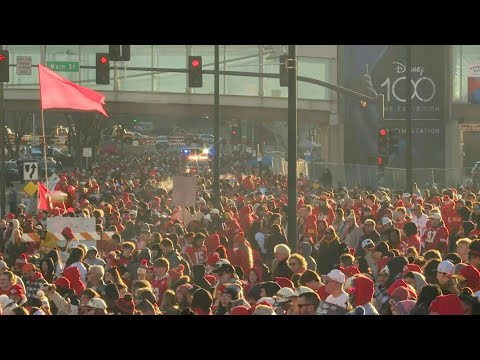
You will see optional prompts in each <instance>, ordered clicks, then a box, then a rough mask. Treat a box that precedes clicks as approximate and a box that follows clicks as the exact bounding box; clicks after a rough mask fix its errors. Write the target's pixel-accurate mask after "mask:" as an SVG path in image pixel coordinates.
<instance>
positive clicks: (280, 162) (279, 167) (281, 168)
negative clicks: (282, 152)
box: [272, 156, 310, 177]
mask: <svg viewBox="0 0 480 360" xmlns="http://www.w3.org/2000/svg"><path fill="white" fill-rule="evenodd" d="M272 168H273V173H274V174H282V175H288V161H286V160H285V159H284V158H282V157H280V156H276V157H272ZM309 171H310V165H309V163H308V162H307V161H305V160H302V159H300V160H297V177H300V174H303V175H304V176H308V175H309V173H310V172H309Z"/></svg>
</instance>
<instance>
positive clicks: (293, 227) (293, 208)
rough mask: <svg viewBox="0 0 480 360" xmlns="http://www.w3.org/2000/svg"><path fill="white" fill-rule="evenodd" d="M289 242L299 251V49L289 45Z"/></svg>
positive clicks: (294, 249) (293, 250)
mask: <svg viewBox="0 0 480 360" xmlns="http://www.w3.org/2000/svg"><path fill="white" fill-rule="evenodd" d="M287 71H288V234H287V235H288V242H289V244H290V248H291V249H292V252H296V251H297V242H298V233H297V49H296V45H288V58H287Z"/></svg>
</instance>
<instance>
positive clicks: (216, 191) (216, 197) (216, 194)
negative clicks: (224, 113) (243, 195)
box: [213, 45, 220, 209]
mask: <svg viewBox="0 0 480 360" xmlns="http://www.w3.org/2000/svg"><path fill="white" fill-rule="evenodd" d="M219 70H220V46H219V45H215V65H214V72H215V73H214V82H213V88H214V89H213V90H214V95H213V102H214V116H213V119H214V120H213V121H214V122H215V123H214V125H213V138H214V145H213V152H214V156H213V204H214V206H215V207H216V208H217V209H219V208H220V72H219Z"/></svg>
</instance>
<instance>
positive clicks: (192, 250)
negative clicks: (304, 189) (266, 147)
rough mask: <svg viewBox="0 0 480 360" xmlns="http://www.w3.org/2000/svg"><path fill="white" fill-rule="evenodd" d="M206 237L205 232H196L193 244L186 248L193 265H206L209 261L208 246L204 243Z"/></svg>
mask: <svg viewBox="0 0 480 360" xmlns="http://www.w3.org/2000/svg"><path fill="white" fill-rule="evenodd" d="M205 238H206V236H205V235H204V234H202V233H196V234H195V236H194V237H193V240H192V246H189V247H187V248H186V249H185V252H186V253H187V254H188V256H189V257H190V260H192V263H193V265H204V264H205V262H206V261H207V247H206V246H205V245H204V241H205Z"/></svg>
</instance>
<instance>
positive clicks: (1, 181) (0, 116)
mask: <svg viewBox="0 0 480 360" xmlns="http://www.w3.org/2000/svg"><path fill="white" fill-rule="evenodd" d="M0 50H3V45H0ZM3 105H4V104H3V81H2V82H0V139H1V140H0V141H1V142H2V147H1V149H0V150H1V153H0V166H1V167H2V168H1V171H0V198H1V199H0V207H1V209H0V210H1V213H0V216H1V217H3V216H4V215H5V214H6V212H5V180H6V176H7V174H6V171H5V146H6V144H5V139H6V138H7V136H6V134H5V111H4V107H3Z"/></svg>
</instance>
